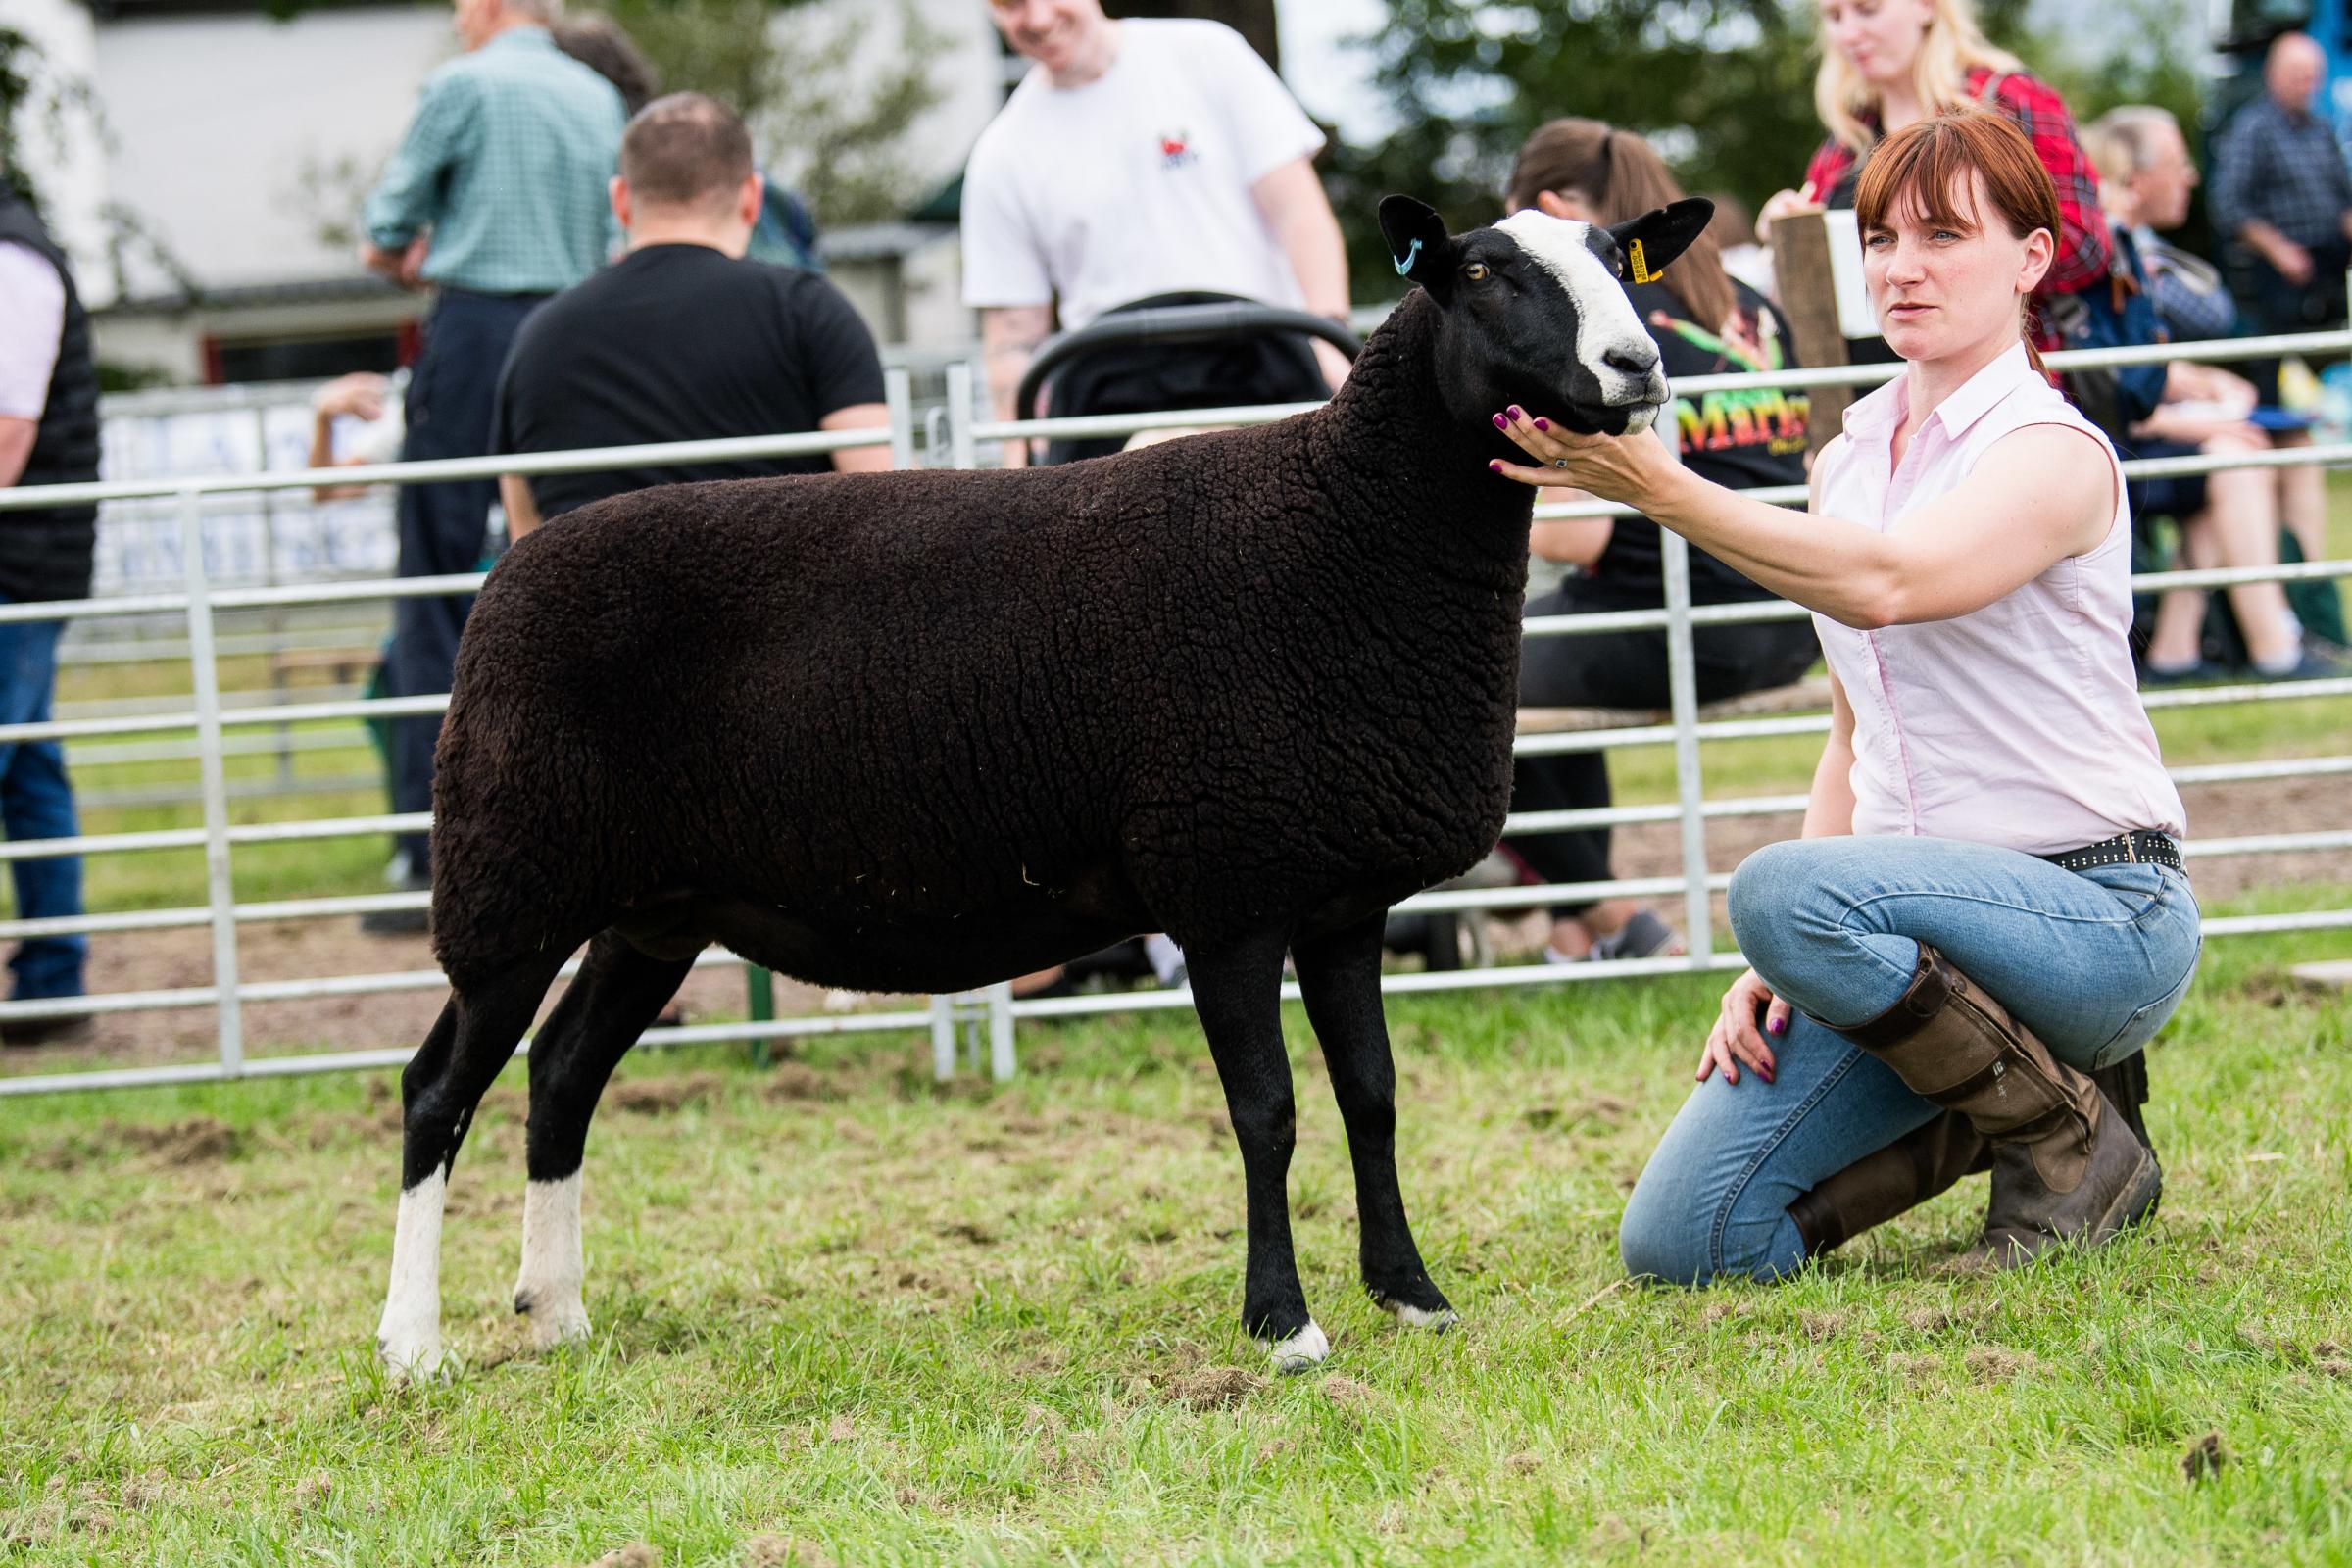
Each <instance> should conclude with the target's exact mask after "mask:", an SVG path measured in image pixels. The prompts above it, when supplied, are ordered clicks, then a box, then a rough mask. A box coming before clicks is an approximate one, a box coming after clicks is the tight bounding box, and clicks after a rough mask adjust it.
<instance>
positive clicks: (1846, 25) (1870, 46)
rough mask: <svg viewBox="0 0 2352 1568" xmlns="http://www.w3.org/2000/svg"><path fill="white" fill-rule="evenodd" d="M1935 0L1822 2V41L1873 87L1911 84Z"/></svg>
mask: <svg viewBox="0 0 2352 1568" xmlns="http://www.w3.org/2000/svg"><path fill="white" fill-rule="evenodd" d="M1935 16H1936V8H1935V0H1821V36H1822V39H1823V41H1824V42H1826V43H1827V44H1828V45H1829V47H1831V48H1833V49H1835V50H1837V51H1838V53H1839V54H1841V55H1843V56H1844V57H1845V62H1846V64H1847V65H1849V66H1852V67H1853V68H1854V73H1855V74H1857V75H1859V76H1860V77H1861V78H1862V79H1863V80H1864V81H1866V82H1868V83H1870V84H1871V85H1872V86H1873V87H1877V88H1882V89H1884V88H1887V87H1889V86H1893V85H1895V84H1897V83H1899V82H1905V81H1908V80H1910V79H1911V63H1912V62H1913V61H1914V60H1916V59H1918V58H1919V46H1920V42H1921V40H1923V39H1925V38H1926V37H1927V35H1928V24H1929V23H1931V22H1933V21H1934V20H1935Z"/></svg>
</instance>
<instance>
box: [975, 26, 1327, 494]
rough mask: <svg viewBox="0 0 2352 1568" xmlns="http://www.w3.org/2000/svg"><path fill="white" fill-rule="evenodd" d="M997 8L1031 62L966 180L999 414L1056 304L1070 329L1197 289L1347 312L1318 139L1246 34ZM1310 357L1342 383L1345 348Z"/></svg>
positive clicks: (1049, 327)
mask: <svg viewBox="0 0 2352 1568" xmlns="http://www.w3.org/2000/svg"><path fill="white" fill-rule="evenodd" d="M989 9H990V12H991V13H992V14H993V15H994V17H995V19H996V24H997V26H998V28H999V29H1000V30H1001V31H1003V33H1004V34H1005V41H1006V42H1007V43H1009V44H1010V45H1011V46H1012V48H1013V49H1014V50H1015V51H1016V52H1018V53H1020V54H1022V55H1024V56H1026V57H1027V58H1029V59H1030V60H1033V61H1035V62H1036V63H1037V69H1035V70H1033V71H1031V72H1030V73H1029V74H1028V75H1027V77H1025V78H1024V79H1023V80H1022V82H1021V84H1020V85H1019V86H1018V87H1016V88H1015V89H1014V90H1013V93H1012V96H1011V98H1010V99H1009V100H1008V101H1007V102H1006V103H1005V108H1004V110H1003V111H1002V112H1001V113H999V115H998V116H997V118H996V119H995V120H994V121H993V122H991V123H990V124H989V126H988V128H987V130H985V131H983V132H982V133H981V136H980V141H979V144H978V145H977V146H976V147H974V148H973V150H972V157H971V163H970V165H969V166H968V168H967V169H966V170H965V172H964V184H963V278H964V303H966V304H967V305H971V306H974V307H976V308H977V309H978V310H979V311H980V313H981V340H982V344H983V347H984V349H985V352H986V355H987V360H988V381H989V390H990V393H991V394H992V396H993V398H994V401H995V404H996V409H997V413H998V415H999V417H1006V418H1009V417H1012V414H1013V408H1012V398H1013V392H1014V389H1015V388H1016V387H1017V386H1018V385H1019V384H1020V378H1021V373H1022V371H1023V370H1025V369H1026V368H1028V365H1029V360H1030V357H1031V355H1032V354H1033V353H1034V352H1035V350H1036V348H1037V346H1038V345H1039V344H1040V343H1042V342H1043V341H1045V339H1046V337H1047V336H1048V334H1049V333H1051V332H1052V331H1053V330H1054V323H1055V315H1056V307H1057V306H1058V314H1059V319H1060V321H1059V324H1060V325H1061V326H1062V328H1064V329H1065V330H1068V329H1075V328H1077V327H1081V326H1084V325H1086V324H1087V323H1088V322H1089V321H1091V320H1093V319H1095V318H1096V317H1098V316H1101V315H1102V314H1103V312H1105V311H1107V310H1110V309H1112V308H1114V307H1116V306H1120V305H1125V304H1129V303H1131V302H1134V301H1136V300H1141V299H1148V298H1155V297H1158V296H1163V295H1171V294H1188V293H1213V294H1227V295H1241V296H1243V297H1245V298H1249V299H1253V300H1259V301H1262V302H1264V303H1266V304H1269V305H1283V306H1290V307H1294V308H1303V309H1305V310H1308V311H1312V312H1314V313H1315V314H1317V315H1320V316H1329V317H1333V318H1336V319H1346V318H1347V315H1348V261H1347V254H1346V251H1345V249H1344V247H1343V246H1342V244H1341V240H1340V227H1339V223H1338V221H1336V220H1334V219H1333V217H1332V215H1331V205H1330V203H1328V202H1327V201H1325V200H1324V197H1323V186H1322V182H1321V181H1320V180H1319V179H1318V178H1317V177H1316V175H1315V172H1314V168H1313V165H1312V163H1311V160H1312V159H1313V157H1314V155H1315V154H1316V153H1318V152H1320V151H1321V150H1322V147H1323V135H1322V132H1320V131H1318V130H1317V129H1315V127H1314V124H1313V123H1312V122H1311V121H1309V120H1308V119H1307V118H1306V116H1305V114H1304V113H1303V112H1301V111H1300V109H1299V105H1298V103H1297V102H1296V101H1295V100H1293V99H1292V97H1291V95H1290V93H1289V91H1288V90H1287V89H1286V88H1284V86H1283V85H1282V82H1281V81H1280V79H1278V78H1277V77H1276V76H1275V74H1274V73H1273V72H1272V71H1271V70H1269V69H1268V68H1267V66H1266V64H1265V62H1264V61H1262V60H1260V59H1259V58H1258V57H1257V55H1256V53H1255V52H1254V51H1253V50H1251V49H1250V46H1249V45H1248V44H1247V43H1245V42H1243V41H1242V38H1241V35H1240V34H1239V33H1236V32H1235V31H1234V30H1233V29H1232V28H1230V27H1227V26H1224V25H1220V24H1218V23H1213V22H1179V21H1148V20H1130V21H1125V22H1113V21H1111V20H1110V19H1109V18H1108V17H1106V16H1105V15H1103V6H1102V0H989ZM1314 353H1315V358H1316V361H1317V363H1318V364H1319V365H1320V367H1321V368H1322V372H1323V376H1324V378H1325V379H1326V380H1327V381H1329V382H1330V384H1331V385H1332V386H1335V387H1336V386H1338V385H1339V383H1340V381H1341V379H1342V378H1343V377H1345V376H1346V374H1347V373H1348V363H1347V360H1346V358H1345V356H1343V355H1341V354H1340V353H1339V352H1338V351H1337V350H1335V349H1333V348H1331V347H1330V345H1328V344H1323V343H1317V344H1315V345H1314ZM1025 457H1026V454H1025V453H1022V452H1019V451H1016V450H1014V448H1013V447H1012V446H1007V447H1006V449H1005V458H1006V461H1007V462H1008V463H1016V464H1017V463H1020V462H1022V461H1024V460H1025Z"/></svg>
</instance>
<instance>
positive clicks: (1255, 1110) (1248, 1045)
mask: <svg viewBox="0 0 2352 1568" xmlns="http://www.w3.org/2000/svg"><path fill="white" fill-rule="evenodd" d="M1287 945H1288V943H1287V939H1286V937H1285V936H1284V935H1283V934H1282V933H1279V932H1276V933H1269V934H1266V935H1262V936H1255V937H1251V938H1249V939H1247V940H1245V941H1243V942H1241V943H1238V944H1235V945H1233V946H1230V947H1225V948H1221V949H1217V950H1214V951H1208V952H1198V953H1195V952H1190V950H1188V956H1189V957H1190V959H1191V969H1192V980H1193V1002H1194V1005H1195V1006H1196V1007H1198V1008H1199V1009H1200V1013H1201V1028H1202V1029H1203V1030H1204V1031H1206V1032H1207V1035H1208V1050H1209V1054H1210V1055H1212V1056H1213V1057H1215V1059H1216V1063H1217V1076H1218V1077H1219V1078H1220V1079H1222V1080H1223V1081H1224V1085H1225V1104H1226V1108H1227V1110H1228V1111H1229V1112H1230V1113H1231V1115H1232V1117H1233V1135H1234V1139H1235V1141H1236V1142H1238V1143H1239V1144H1240V1145H1241V1146H1242V1174H1243V1179H1244V1181H1245V1182H1246V1183H1247V1188H1248V1194H1249V1215H1250V1221H1249V1224H1250V1260H1249V1266H1248V1273H1247V1276H1246V1278H1245V1283H1244V1286H1243V1292H1242V1326H1243V1327H1244V1328H1246V1329H1248V1330H1249V1331H1250V1333H1251V1334H1253V1335H1255V1336H1256V1337H1257V1338H1258V1339H1260V1340H1262V1341H1264V1342H1265V1344H1266V1345H1267V1347H1268V1348H1269V1349H1270V1350H1271V1352H1272V1354H1273V1357H1274V1365H1275V1367H1276V1368H1277V1369H1278V1370H1280V1371H1284V1372H1302V1371H1304V1370H1305V1369H1306V1368H1308V1367H1310V1366H1313V1365H1314V1364H1315V1363H1316V1362H1318V1361H1320V1360H1322V1359H1323V1358H1324V1357H1325V1356H1326V1355H1329V1354H1330V1353H1331V1342H1330V1341H1329V1340H1328V1339H1326V1338H1325V1337H1324V1334H1323V1331H1322V1330H1321V1329H1320V1328H1317V1327H1316V1326H1315V1320H1314V1319H1313V1318H1312V1317H1310V1316H1308V1315H1307V1310H1306V1293H1305V1292H1304V1291H1303V1290H1301V1289H1300V1288H1299V1259H1298V1256H1297V1254H1296V1253H1295V1252H1294V1250H1292V1246H1291V1210H1290V1193H1289V1179H1290V1171H1291V1149H1292V1145H1293V1143H1294V1142H1295V1141H1296V1137H1297V1131H1296V1126H1295V1106H1294V1105H1293V1103H1292V1100H1291V1059H1290V1056H1289V1055H1288V1054H1286V1053H1285V1052H1284V1051H1283V1049H1282V956H1283V951H1284V949H1285V948H1286V946H1287Z"/></svg>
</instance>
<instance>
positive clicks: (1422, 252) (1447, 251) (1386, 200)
mask: <svg viewBox="0 0 2352 1568" xmlns="http://www.w3.org/2000/svg"><path fill="white" fill-rule="evenodd" d="M1380 232H1381V236H1382V237H1383V238H1384V239H1386V240H1387V241H1388V242H1389V256H1390V259H1391V260H1393V261H1395V262H1396V264H1397V274H1398V275H1399V276H1401V277H1406V278H1410V279H1411V280H1412V281H1413V282H1416V283H1418V284H1420V285H1421V286H1422V287H1423V288H1425V289H1428V290H1429V291H1430V292H1431V293H1432V294H1435V295H1438V296H1440V297H1441V298H1443V297H1444V295H1445V293H1446V288H1447V286H1448V285H1450V284H1451V283H1452V281H1453V267H1454V243H1453V236H1452V235H1450V234H1448V233H1446V220H1444V219H1443V218H1440V217H1439V216H1438V215H1437V211H1436V210H1435V209H1434V208H1432V207H1430V206H1429V205H1428V204H1426V203H1424V202H1417V201H1415V200H1413V199H1412V198H1411V197H1410V196H1383V197H1382V198H1381V199H1380Z"/></svg>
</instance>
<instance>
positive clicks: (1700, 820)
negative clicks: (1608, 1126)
mask: <svg viewBox="0 0 2352 1568" xmlns="http://www.w3.org/2000/svg"><path fill="white" fill-rule="evenodd" d="M1670 444H1671V443H1670ZM1678 456H1679V454H1678ZM1658 542H1659V546H1660V549H1659V556H1660V565H1661V567H1662V568H1663V573H1664V576H1665V579H1666V615H1667V621H1666V695H1667V701H1668V704H1669V711H1670V712H1671V713H1672V714H1673V720H1674V793H1675V804H1676V806H1677V808H1678V809H1679V811H1680V814H1681V817H1682V825H1683V832H1682V838H1683V844H1682V852H1683V933H1684V937H1683V940H1684V943H1685V945H1686V947H1687V949H1688V956H1689V958H1690V961H1691V967H1692V968H1694V969H1703V968H1705V967H1706V964H1707V956H1708V955H1709V954H1711V953H1712V952H1714V949H1715V933H1714V909H1713V901H1712V900H1711V899H1709V898H1708V896H1707V824H1706V820H1705V818H1704V817H1702V816H1701V815H1700V814H1699V810H1700V808H1701V806H1702V805H1703V803H1704V801H1705V797H1706V785H1705V780H1704V779H1703V777H1702V776H1701V774H1700V772H1699V760H1698V664H1697V654H1696V651H1695V649H1694V647H1693V646H1692V633H1691V546H1690V545H1689V544H1688V543H1687V542H1686V541H1685V540H1684V538H1683V536H1682V535H1681V534H1678V533H1675V532H1674V531H1672V530H1671V529H1666V528H1661V529H1659V530H1658Z"/></svg>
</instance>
